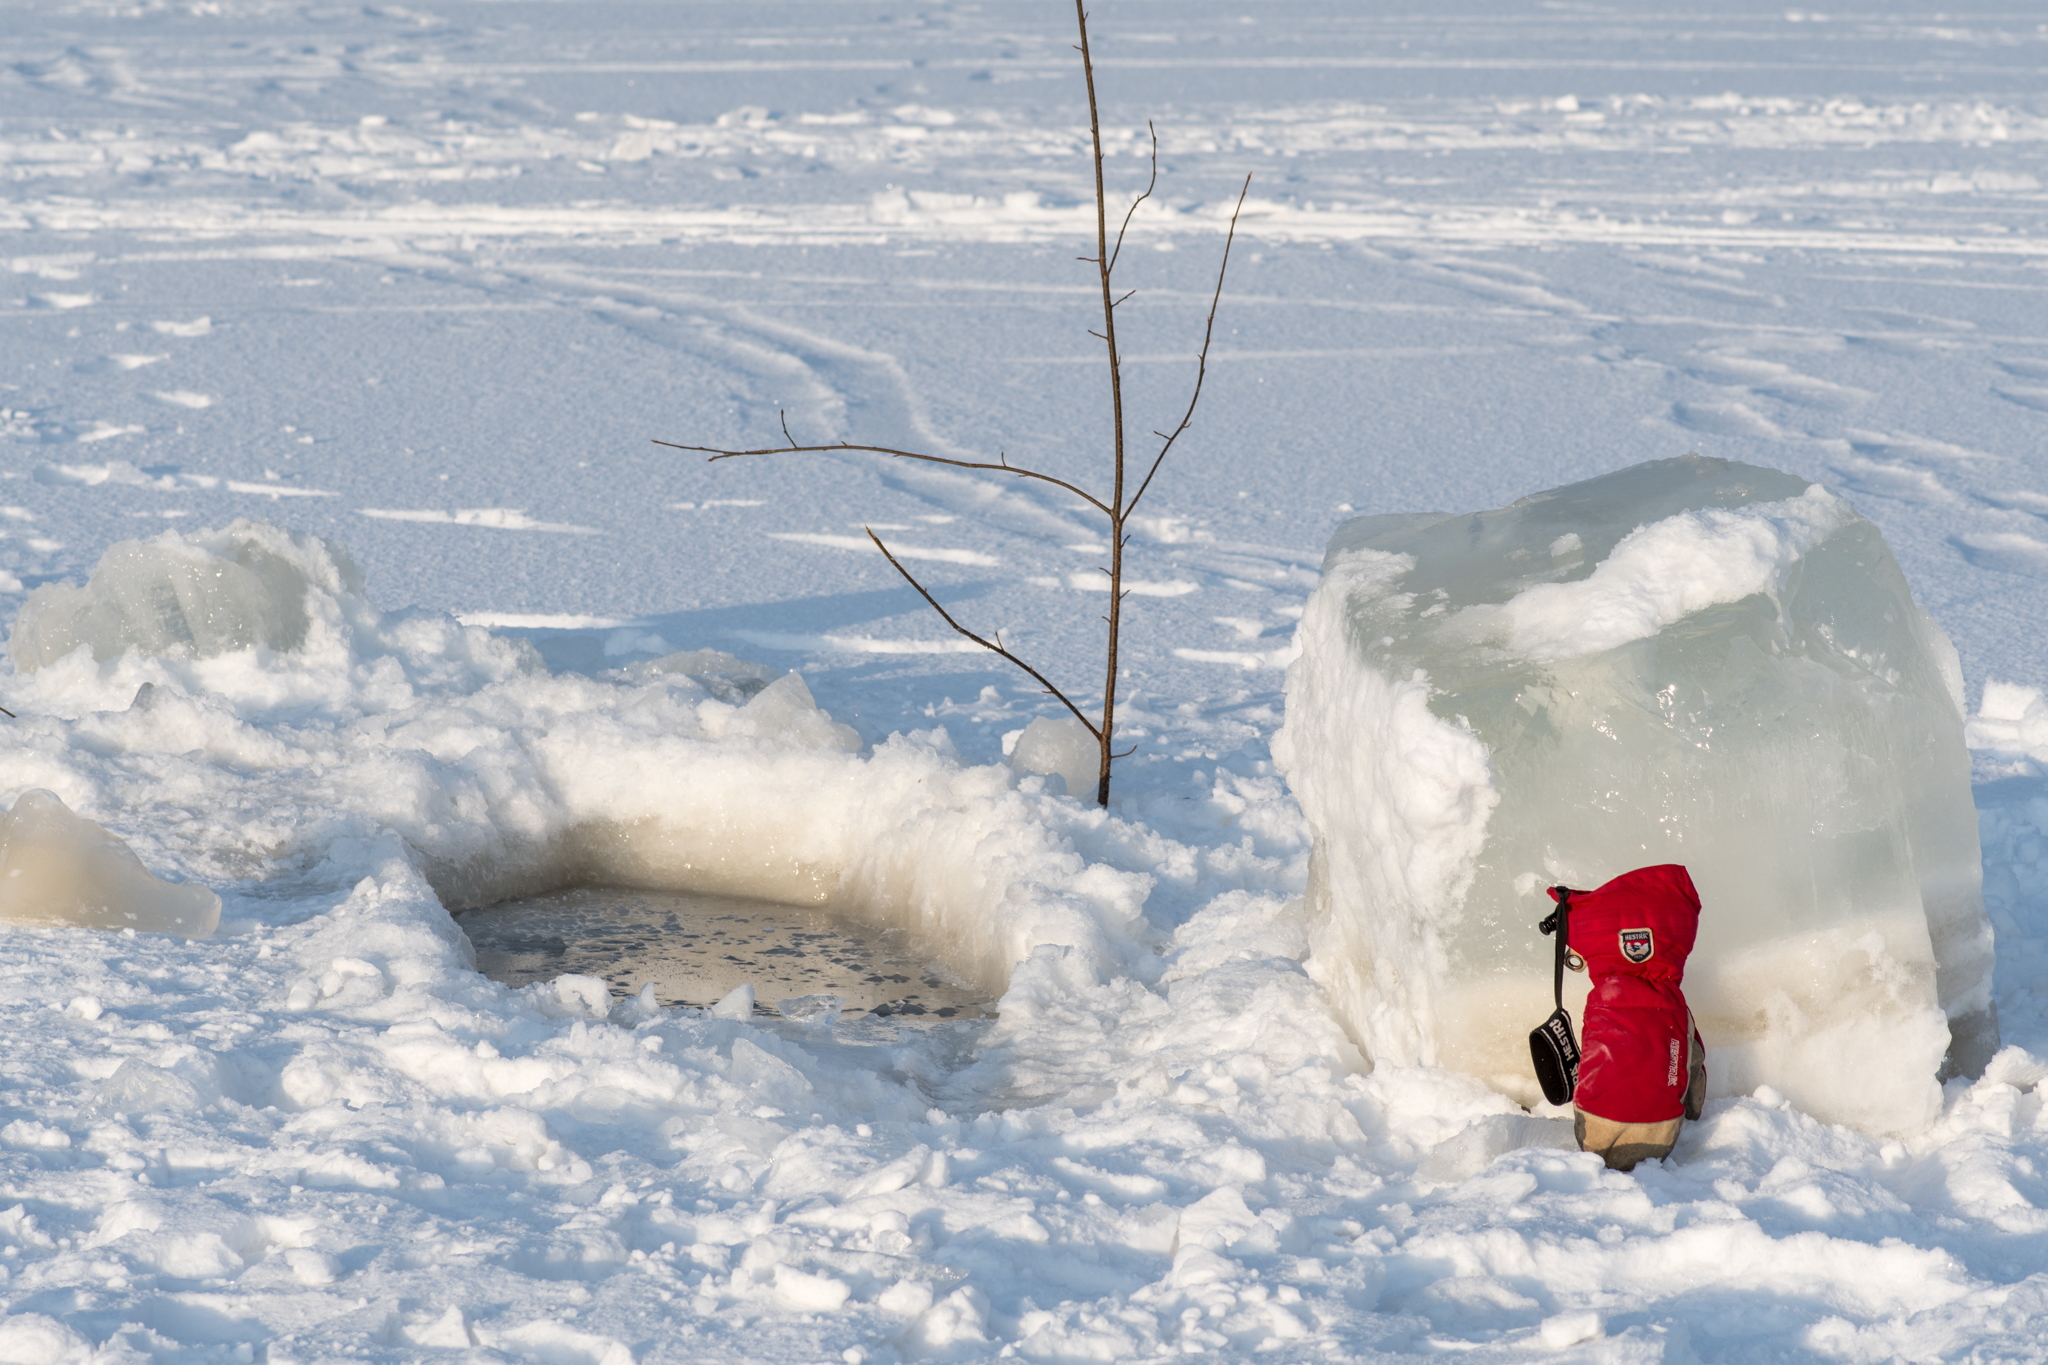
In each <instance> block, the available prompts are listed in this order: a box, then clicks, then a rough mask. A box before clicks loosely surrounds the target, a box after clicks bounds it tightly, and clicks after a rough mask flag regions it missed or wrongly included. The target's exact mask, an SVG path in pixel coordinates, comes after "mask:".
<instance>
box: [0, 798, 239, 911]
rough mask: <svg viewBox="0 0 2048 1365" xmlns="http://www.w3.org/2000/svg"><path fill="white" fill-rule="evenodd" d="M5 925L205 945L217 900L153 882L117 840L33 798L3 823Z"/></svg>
mask: <svg viewBox="0 0 2048 1365" xmlns="http://www.w3.org/2000/svg"><path fill="white" fill-rule="evenodd" d="M0 923H7V924H33V925H51V926H72V927H76V928H82V929H137V930H141V931H144V932H148V933H163V934H182V935H184V936H185V937H186V938H205V937H206V936H207V935H209V934H211V933H212V932H213V931H214V929H215V927H216V926H218V925H219V923H220V897H219V896H216V895H214V894H213V892H211V891H209V890H207V889H206V888H205V887H203V886H178V885H174V884H172V883H170V882H166V881H161V880H159V879H157V878H156V877H152V876H151V875H150V874H149V870H148V869H147V868H145V867H143V865H142V860H141V859H140V858H137V857H136V856H135V854H134V852H133V851H132V850H131V849H130V848H129V847H128V845H127V844H125V843H123V842H121V840H120V839H119V838H118V837H117V836H115V835H114V834H112V833H110V832H108V831H107V830H106V829H105V828H103V827H102V826H100V825H97V824H95V823H93V822H92V821H90V820H87V819H84V818H82V817H80V816H77V815H73V814H72V813H71V811H70V810H69V809H67V808H66V807H65V805H64V803H63V802H62V801H61V800H59V799H58V798H57V797H56V795H55V794H53V793H51V792H46V791H28V792H23V793H22V794H21V796H20V798H19V799H18V800H16V801H15V803H14V809H13V810H10V811H8V812H7V813H6V814H5V815H0Z"/></svg>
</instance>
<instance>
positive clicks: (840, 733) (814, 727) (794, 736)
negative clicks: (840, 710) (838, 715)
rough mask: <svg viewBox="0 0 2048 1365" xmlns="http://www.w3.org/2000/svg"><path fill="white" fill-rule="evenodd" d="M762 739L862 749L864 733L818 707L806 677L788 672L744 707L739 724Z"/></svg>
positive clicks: (805, 746)
mask: <svg viewBox="0 0 2048 1365" xmlns="http://www.w3.org/2000/svg"><path fill="white" fill-rule="evenodd" d="M735 728H737V729H739V730H740V731H742V732H743V733H747V734H752V735H753V736H755V737H756V738H758V739H778V740H781V741H783V742H784V743H786V744H792V745H795V746H796V747H798V748H802V749H838V750H839V751H841V752H842V753H857V752H859V750H860V735H859V734H858V733H856V732H855V730H854V728H853V727H852V726H850V725H841V724H839V723H838V722H837V721H835V720H833V719H832V717H830V716H828V715H826V714H825V713H824V712H823V711H820V710H819V709H818V703H817V702H815V701H813V700H811V689H810V688H808V687H806V686H804V680H803V676H802V675H801V674H798V673H785V674H783V675H782V676H781V677H780V678H777V679H776V680H775V681H774V682H772V683H770V684H768V686H766V687H764V688H762V689H761V691H760V692H759V693H758V694H757V695H756V696H755V697H754V699H753V700H752V701H750V702H748V703H747V704H746V705H745V706H744V707H742V708H740V718H739V722H738V724H737V726H736V727H735Z"/></svg>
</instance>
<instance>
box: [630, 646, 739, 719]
mask: <svg viewBox="0 0 2048 1365" xmlns="http://www.w3.org/2000/svg"><path fill="white" fill-rule="evenodd" d="M626 672H627V674H628V676H630V677H632V678H633V679H635V680H636V681H639V680H644V679H646V678H649V677H652V676H654V675H656V674H660V673H675V674H680V675H681V676H683V677H685V678H692V679H695V680H696V681H697V682H698V683H700V684H702V686H703V688H704V690H705V691H707V692H709V693H710V694H711V695H712V696H714V697H717V698H718V699H719V700H720V701H726V702H731V703H732V704H733V705H735V706H738V705H742V704H744V703H745V702H746V700H747V699H748V698H749V697H752V696H753V695H755V694H756V693H758V692H759V691H760V690H761V689H762V688H764V687H766V686H768V684H769V683H772V682H774V681H775V677H776V674H775V670H774V669H772V668H770V667H768V665H766V664H757V663H753V662H751V661H750V660H747V659H742V658H740V657H739V656H738V655H737V654H727V653H726V652H725V651H724V650H722V649H683V650H678V651H676V652H675V653H674V654H664V655H662V656H661V657H660V658H659V659H649V660H647V661H646V662H645V663H637V664H630V665H628V666H627V668H626Z"/></svg>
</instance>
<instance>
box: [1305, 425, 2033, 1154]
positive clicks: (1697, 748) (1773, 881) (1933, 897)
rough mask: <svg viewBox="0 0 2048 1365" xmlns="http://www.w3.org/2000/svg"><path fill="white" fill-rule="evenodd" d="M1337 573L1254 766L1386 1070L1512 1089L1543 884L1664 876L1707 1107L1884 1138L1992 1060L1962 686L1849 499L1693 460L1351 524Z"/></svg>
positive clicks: (1319, 598)
mask: <svg viewBox="0 0 2048 1365" xmlns="http://www.w3.org/2000/svg"><path fill="white" fill-rule="evenodd" d="M1324 575H1325V576H1324V580H1323V583H1322V585H1321V586H1320V587H1319V588H1318V589H1317V590H1316V593H1315V594H1314V596H1313V597H1312V598H1311V600H1310V603H1309V606H1308V610H1307V612H1306V614H1305V616H1304V619H1303V622H1302V629H1301V643H1302V651H1303V652H1302V656H1301V658H1300V659H1299V661H1298V662H1296V663H1295V664H1294V666H1293V667H1292V668H1291V669H1290V670H1289V673H1288V680H1287V719H1286V723H1285V725H1284V726H1283V728H1282V731H1281V733H1280V735H1279V736H1278V738H1277V739H1276V742H1275V746H1274V747H1275V754H1276V757H1278V758H1279V759H1280V761H1281V763H1282V766H1283V767H1284V768H1285V769H1286V771H1287V774H1288V779H1289V781H1290V783H1291V784H1292V785H1293V788H1294V790H1295V792H1296V793H1297V795H1298V796H1299V797H1300V799H1301V802H1302V806H1303V808H1304V810H1305V811H1306V813H1307V815H1308V817H1309V820H1310V822H1311V823H1312V825H1313V826H1314V828H1315V831H1316V848H1315V854H1314V857H1313V860H1312V866H1311V872H1310V881H1311V885H1310V900H1311V909H1312V912H1313V913H1314V915H1315V916H1316V922H1317V925H1318V934H1317V940H1316V948H1315V954H1314V960H1313V964H1312V965H1313V967H1314V970H1316V971H1317V972H1318V973H1319V975H1320V976H1321V977H1322V978H1323V980H1324V981H1325V982H1326V983H1327V984H1328V985H1329V987H1330V989H1331V990H1332V992H1333V994H1334V996H1335V997H1336V999H1337V1001H1338V1003H1339V1007H1340V1008H1341V1009H1342V1010H1343V1011H1344V1013H1345V1014H1346V1016H1347V1018H1348V1020H1349V1022H1350V1025H1351V1027H1352V1029H1353V1031H1354V1032H1355V1033H1356V1035H1357V1036H1358V1039H1359V1041H1360V1042H1361V1043H1362V1044H1363V1045H1364V1046H1365V1047H1366V1048H1367V1050H1368V1051H1369V1052H1370V1053H1371V1054H1372V1055H1374V1056H1376V1057H1380V1058H1385V1059H1389V1060H1393V1061H1399V1062H1422V1063H1432V1064H1437V1065H1443V1066H1447V1067H1452V1068H1455V1069H1458V1070H1462V1071H1466V1072H1469V1073H1471V1074H1473V1075H1476V1076H1479V1077H1481V1078H1483V1079H1485V1080H1487V1081H1488V1082H1489V1083H1491V1084H1493V1085H1495V1086H1496V1087H1497V1088H1499V1089H1501V1090H1503V1091H1506V1092H1507V1093H1509V1094H1510V1095H1513V1096H1515V1097H1517V1098H1518V1099H1522V1100H1524V1101H1525V1102H1526V1101H1528V1100H1532V1099H1534V1098H1535V1096H1536V1090H1535V1085H1534V1078H1533V1076H1532V1075H1531V1073H1530V1069H1529V1059H1528V1049H1527V1043H1526V1039H1527V1034H1528V1031H1529V1029H1531V1028H1533V1027H1534V1026H1535V1025H1536V1024H1537V1023H1539V1022H1540V1021H1541V1020H1542V1018H1543V1017H1544V1015H1545V1014H1547V1013H1548V1012H1549V1009H1550V993H1551V982H1550V944H1549V940H1547V939H1545V938H1543V937H1541V936H1540V935H1539V934H1538V933H1537V932H1536V929H1535V924H1536V921H1537V920H1538V919H1540V918H1541V917H1542V915H1543V914H1544V913H1546V911H1547V909H1548V900H1547V898H1546V897H1545V896H1544V895H1543V888H1544V887H1545V886H1549V885H1552V884H1555V883H1559V882H1563V883H1567V884H1570V885H1574V886H1580V887H1593V886H1597V885H1598V884H1599V883H1601V882H1603V881H1605V880H1607V879H1608V878H1609V877H1612V876H1614V875H1616V874H1618V873H1621V872H1625V871H1627V870H1628V869H1630V868H1633V867H1639V866H1643V865H1645V864H1651V863H1663V862H1679V863H1684V864H1686V866H1687V867H1688V868H1690V869H1691V872H1692V876H1693V880H1694V882H1695V883H1696V884H1697V885H1698V887H1699V889H1700V893H1701V896H1702V897H1703V899H1704V901H1705V910H1704V913H1703V915H1702V919H1701V924H1700V938H1699V946H1698V948H1697V950H1696V952H1695V954H1694V956H1693V959H1692V963H1691V965H1690V967H1689V968H1688V972H1687V980H1686V994H1687V997H1688V998H1689V1000H1690V1001H1691V1003H1692V1006H1693V1009H1694V1012H1695V1013H1696V1015H1697V1016H1698V1018H1699V1023H1700V1027H1701V1030H1702V1032H1703V1034H1704V1035H1705V1037H1706V1040H1707V1043H1708V1046H1709V1049H1710V1065H1711V1076H1712V1081H1713V1092H1714V1093H1718V1094H1724V1095H1725V1094H1733V1093H1748V1092H1749V1091H1751V1090H1753V1089H1755V1087H1757V1086H1758V1085H1762V1084H1769V1085H1771V1086H1773V1087H1774V1088H1776V1089H1777V1090H1778V1091H1780V1092H1781V1093H1783V1094H1784V1095H1786V1096H1787V1097H1789V1098H1791V1099H1792V1100H1793V1101H1794V1102H1796V1103H1798V1104H1799V1105H1800V1106H1801V1107H1803V1108H1805V1109H1806V1110H1808V1112H1811V1113H1813V1114H1815V1115H1816V1116H1817V1117H1821V1118H1824V1119H1828V1120H1831V1121H1839V1122H1846V1123H1852V1124H1855V1125H1856V1126H1858V1127H1862V1128H1865V1129H1866V1130H1869V1131H1873V1132H1901V1131H1906V1130H1908V1129H1911V1128H1913V1127H1915V1126H1917V1125H1919V1124H1921V1123H1923V1122H1925V1121H1926V1120H1927V1119H1928V1118H1929V1117H1931V1116H1932V1114H1933V1113H1934V1112H1936V1111H1937V1109H1938V1107H1939V1103H1940V1093H1939V1087H1938V1085H1937V1082H1936V1078H1937V1076H1938V1075H1941V1074H1945V1073H1954V1072H1957V1071H1961V1072H1975V1071H1977V1070H1979V1069H1981V1067H1982V1066H1983V1064H1984V1062H1985V1061H1986V1060H1988V1058H1989V1057H1990V1054H1991V1053H1992V1052H1993V1051H1994V1050H1995V1049H1996V1047H1997V1044H1998V1027H1997V1020H1996V1016H1995V1014H1994V1013H1993V1007H1992V1002H1991V967H1992V945H1991V929H1990V925H1989V922H1988V920H1987V919H1986V917H1985V913H1984V907H1983V900H1982V897H1981V894H1980V881H1981V870H1980V866H1979V860H1978V846H1977V827H1976V818H1975V811H1974V808H1973V806H1972V803H1971V797H1970V786H1969V762H1968V756H1967V753H1966V750H1965V748H1964V745H1963V738H1962V725H1963V708H1962V677H1961V670H1960V668H1959V666H1958V663H1957V659H1956V653H1955V649H1954V647H1953V646H1952V645H1951V644H1950V643H1949V641H1948V638H1947V637H1946V636H1945V635H1944V634H1943V633H1942V631H1941V630H1940V628H1939V627H1938V626H1936V625H1935V623H1934V622H1933V620H1932V619H1931V618H1929V617H1928V616H1927V614H1926V613H1925V612H1923V611H1922V610H1921V609H1920V608H1919V607H1918V606H1917V605H1916V604H1915V603H1914V601H1913V599H1912V595H1911V593H1910V592H1909V591H1908V589H1907V586H1906V582H1905V579H1904V577H1903V575H1902V574H1901V573H1900V572H1899V568H1898V565H1897V564H1896V563H1895V562H1894V560H1893V558H1892V555H1891V552H1890V550H1889V549H1888V548H1887V547H1886V545H1885V543H1884V539H1883V537H1882V536H1881V535H1880V534H1879V533H1878V530H1877V528H1876V527H1875V526H1873V525H1871V524H1870V523H1869V522H1868V521H1865V520H1864V519H1863V518H1862V517H1860V516H1858V515H1857V514H1856V512H1855V511H1854V510H1853V509H1851V508H1850V507H1849V506H1848V504H1846V503H1844V502H1842V501H1840V500H1839V499H1837V498H1835V497H1833V496H1832V495H1830V494H1828V493H1827V492H1826V491H1825V490H1823V489H1821V488H1820V487H1818V486H1813V487H1809V486H1808V485H1807V484H1806V483H1805V481H1803V480H1800V479H1796V478H1793V477H1792V476H1790V475H1787V474H1783V473H1779V472H1777V471H1774V470H1768V469H1760V468H1757V467H1755V466H1750V465H1742V464H1735V463H1731V462H1728V461H1723V460H1711V459H1704V458H1701V457H1699V456H1686V457H1684V458H1682V459H1676V460H1663V461H1657V462H1654V463H1650V464H1644V465H1638V466H1635V467H1634V468H1631V469H1625V470H1622V471H1619V472H1617V473H1614V474H1609V475H1606V476H1603V477H1601V478H1598V479H1592V480H1589V481H1587V482H1585V483H1580V484H1574V485H1571V486H1570V487H1566V488H1560V489H1555V490H1552V491H1550V492H1547V493H1538V494H1535V495H1533V496H1531V497H1528V498H1524V499H1523V500H1522V501H1520V502H1518V503H1516V504H1514V505H1513V506H1512V507H1506V508H1502V509H1500V510H1498V511H1492V512H1480V513H1475V514H1471V515H1466V516H1447V515H1434V514H1432V515H1420V516H1394V517H1366V518H1360V519H1358V520H1355V521H1351V522H1347V523H1345V524H1344V525H1343V526H1340V527H1339V528H1338V530H1337V533H1336V534H1335V536H1334V537H1333V538H1332V540H1331V543H1330V550H1329V554H1328V557H1327V558H1326V560H1325V562H1324ZM1574 987H1576V990H1575V992H1574V990H1573V988H1574ZM1584 991H1585V985H1584V980H1583V978H1573V979H1572V980H1571V981H1570V982H1568V985H1567V992H1568V994H1567V1004H1568V1005H1572V1006H1573V1008H1574V1009H1576V1004H1575V1002H1574V1000H1573V998H1572V996H1573V994H1576V995H1577V996H1579V997H1583V995H1584Z"/></svg>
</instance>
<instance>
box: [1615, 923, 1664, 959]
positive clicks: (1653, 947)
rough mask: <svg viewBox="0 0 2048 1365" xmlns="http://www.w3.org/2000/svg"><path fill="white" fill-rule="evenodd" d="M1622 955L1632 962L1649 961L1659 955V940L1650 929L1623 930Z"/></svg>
mask: <svg viewBox="0 0 2048 1365" xmlns="http://www.w3.org/2000/svg"><path fill="white" fill-rule="evenodd" d="M1621 955H1622V956H1623V957H1625V958H1627V959H1628V960H1629V961H1630V962H1648V961H1649V960H1650V959H1651V958H1652V957H1655V956H1656V955H1657V942H1656V940H1655V939H1653V938H1651V937H1650V931H1649V930H1648V929H1624V930H1622V931H1621Z"/></svg>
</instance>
